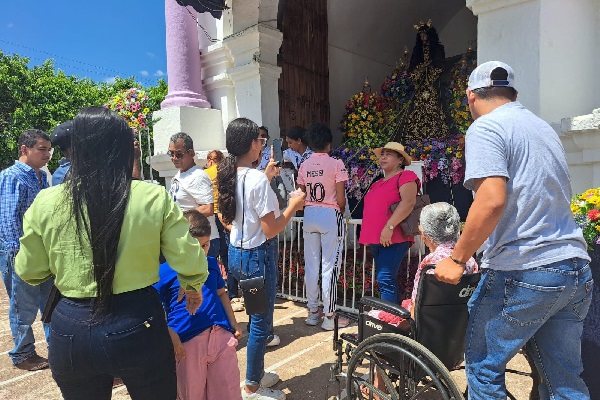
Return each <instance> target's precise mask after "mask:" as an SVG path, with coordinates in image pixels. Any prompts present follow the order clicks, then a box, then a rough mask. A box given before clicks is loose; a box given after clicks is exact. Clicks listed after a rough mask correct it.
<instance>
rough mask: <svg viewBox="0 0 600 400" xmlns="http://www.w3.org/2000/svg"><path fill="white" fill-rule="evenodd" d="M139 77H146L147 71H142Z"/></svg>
mask: <svg viewBox="0 0 600 400" xmlns="http://www.w3.org/2000/svg"><path fill="white" fill-rule="evenodd" d="M140 75H142V76H148V75H149V74H148V71H146V70H144V71H140Z"/></svg>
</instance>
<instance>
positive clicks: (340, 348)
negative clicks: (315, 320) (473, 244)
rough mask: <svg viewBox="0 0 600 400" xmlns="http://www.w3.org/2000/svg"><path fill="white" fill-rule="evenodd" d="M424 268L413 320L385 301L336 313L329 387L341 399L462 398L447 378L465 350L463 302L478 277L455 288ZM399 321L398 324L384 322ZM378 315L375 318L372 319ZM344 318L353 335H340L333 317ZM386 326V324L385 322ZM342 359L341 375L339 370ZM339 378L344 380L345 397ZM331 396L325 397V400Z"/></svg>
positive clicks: (372, 300) (464, 279)
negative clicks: (353, 326) (334, 388)
mask: <svg viewBox="0 0 600 400" xmlns="http://www.w3.org/2000/svg"><path fill="white" fill-rule="evenodd" d="M431 268H435V266H434V265H428V266H426V267H425V268H424V269H423V271H422V272H421V280H420V284H419V290H418V293H417V299H416V302H415V305H414V307H415V318H414V319H413V318H411V314H410V312H409V311H408V310H406V309H404V308H402V307H401V306H399V305H397V304H394V303H390V302H388V301H385V300H382V299H378V298H374V297H363V298H361V299H360V302H359V313H358V316H356V315H354V314H349V313H345V312H338V313H336V321H335V322H336V323H335V328H334V337H333V350H334V352H335V354H336V363H335V364H334V365H332V366H331V378H330V381H329V385H328V393H329V386H331V385H334V384H337V387H338V395H337V396H334V397H333V398H338V399H341V398H345V399H351V400H354V399H377V398H378V399H381V400H388V399H394V400H396V399H397V400H402V399H444V400H450V399H463V398H464V397H463V394H462V392H461V390H460V389H459V388H458V387H457V385H456V383H455V382H454V380H453V379H452V377H451V376H450V372H449V371H450V370H454V369H457V368H459V367H460V365H461V364H462V362H463V357H464V350H465V332H466V328H467V322H468V319H469V315H468V310H467V302H468V300H469V299H470V297H471V295H472V294H473V293H474V291H475V288H476V287H477V284H478V283H479V279H480V275H479V274H472V275H464V276H463V277H462V279H461V281H460V283H459V284H458V285H449V284H446V283H442V282H439V281H438V280H437V279H436V278H435V276H434V275H431V274H427V273H426V271H427V270H428V269H431ZM382 311H383V312H384V313H386V314H385V315H386V316H387V318H385V319H391V320H394V319H396V320H398V319H399V318H398V317H400V318H402V319H404V321H402V323H401V324H400V325H398V324H392V323H388V322H385V319H384V320H382V319H381V312H382ZM378 313H379V318H378V317H377V316H376V315H377V314H378ZM340 316H344V317H346V318H348V319H350V320H352V321H354V322H356V323H357V324H358V334H348V333H341V334H340V332H339V330H338V325H337V318H339V317H340ZM390 322H392V321H390ZM344 358H345V359H346V362H347V371H346V372H345V373H344V372H343V371H342V367H343V365H344ZM340 377H345V378H346V385H345V393H343V391H342V390H341V389H342V388H341V386H342V384H341V380H340ZM331 398H332V397H330V399H331Z"/></svg>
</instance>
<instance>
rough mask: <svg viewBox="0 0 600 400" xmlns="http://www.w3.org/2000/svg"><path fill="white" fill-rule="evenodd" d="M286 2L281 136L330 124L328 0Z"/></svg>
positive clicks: (281, 84)
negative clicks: (321, 124)
mask: <svg viewBox="0 0 600 400" xmlns="http://www.w3.org/2000/svg"><path fill="white" fill-rule="evenodd" d="M280 2H284V7H283V10H282V14H283V15H282V18H281V23H280V29H281V31H282V32H283V43H282V45H281V50H280V53H279V61H278V65H279V66H280V67H281V68H282V73H281V77H280V78H279V124H280V128H281V136H282V137H283V136H285V132H286V130H287V129H289V128H291V127H293V126H296V125H299V126H302V127H304V128H307V127H308V125H310V124H311V123H313V122H324V123H325V124H327V125H329V61H328V53H327V46H328V38H327V0H287V1H285V0H280Z"/></svg>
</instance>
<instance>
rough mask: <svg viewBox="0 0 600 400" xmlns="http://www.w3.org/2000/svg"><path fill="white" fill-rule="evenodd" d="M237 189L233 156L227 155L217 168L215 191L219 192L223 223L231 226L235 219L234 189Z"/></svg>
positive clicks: (235, 166)
mask: <svg viewBox="0 0 600 400" xmlns="http://www.w3.org/2000/svg"><path fill="white" fill-rule="evenodd" d="M236 187H237V165H236V163H235V156H234V155H231V154H230V155H229V156H228V157H226V158H225V159H224V160H223V161H221V162H220V163H219V164H218V166H217V190H218V191H219V200H218V202H219V212H220V213H221V216H222V218H223V222H225V223H226V224H231V223H232V222H233V220H234V218H235V212H236V203H235V191H236V190H235V189H236Z"/></svg>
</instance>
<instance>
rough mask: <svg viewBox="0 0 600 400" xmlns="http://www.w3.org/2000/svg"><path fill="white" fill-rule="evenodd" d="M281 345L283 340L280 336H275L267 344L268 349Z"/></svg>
mask: <svg viewBox="0 0 600 400" xmlns="http://www.w3.org/2000/svg"><path fill="white" fill-rule="evenodd" d="M269 337H270V336H269ZM279 343H281V339H279V336H277V335H273V338H272V339H271V340H269V341H268V342H267V347H273V346H279ZM267 387H268V386H267Z"/></svg>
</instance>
